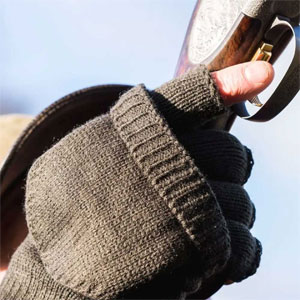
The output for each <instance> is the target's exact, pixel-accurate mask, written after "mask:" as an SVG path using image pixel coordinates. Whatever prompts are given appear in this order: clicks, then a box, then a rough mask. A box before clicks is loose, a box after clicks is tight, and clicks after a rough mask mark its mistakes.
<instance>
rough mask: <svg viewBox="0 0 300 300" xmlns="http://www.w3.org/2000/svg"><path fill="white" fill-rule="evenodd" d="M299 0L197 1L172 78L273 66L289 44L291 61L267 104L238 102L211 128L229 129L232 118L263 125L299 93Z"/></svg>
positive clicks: (254, 101) (255, 101)
mask: <svg viewBox="0 0 300 300" xmlns="http://www.w3.org/2000/svg"><path fill="white" fill-rule="evenodd" d="M299 7H300V2H299V0H296V1H295V0H281V1H277V0H248V1H247V0H222V1H220V0H198V1H197V3H196V7H195V9H194V12H193V15H192V18H191V21H190V24H189V27H188V31H187V34H186V37H185V41H184V44H183V47H182V51H181V54H180V58H179V61H178V64H177V69H176V72H175V76H179V75H181V74H183V73H184V72H186V71H188V70H189V69H191V68H193V67H195V66H196V65H198V64H205V65H207V67H208V69H209V70H210V71H217V70H220V69H223V68H226V67H229V66H232V65H235V64H239V63H243V62H247V61H251V60H265V61H269V62H270V63H272V64H273V63H274V62H275V61H276V60H277V59H278V57H280V55H281V54H282V52H283V51H284V49H285V48H286V47H287V45H288V44H289V43H292V45H293V46H292V47H293V58H292V61H291V63H290V65H289V67H288V69H287V71H286V73H285V75H284V77H283V79H282V80H281V82H280V84H279V85H278V87H277V88H276V90H275V91H274V92H273V94H272V95H271V96H270V98H269V99H268V100H266V101H262V100H261V99H260V98H259V96H256V97H254V98H253V99H248V101H247V102H245V103H241V104H236V105H234V106H233V107H232V109H231V111H230V112H229V113H228V114H227V115H226V116H222V117H221V118H219V119H217V120H216V121H214V122H213V123H211V124H208V127H209V128H218V129H225V130H230V128H231V126H232V124H233V122H234V119H235V117H236V115H238V116H240V117H242V118H244V119H247V120H251V121H258V122H264V121H268V120H270V119H272V118H273V117H275V116H276V115H277V114H278V113H280V112H281V111H282V110H283V109H284V108H285V107H286V106H287V105H288V104H289V103H290V102H291V100H292V99H293V98H294V97H295V95H296V94H297V92H298V91H299V89H300V26H299V15H300V9H299Z"/></svg>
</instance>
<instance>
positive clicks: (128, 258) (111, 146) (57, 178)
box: [0, 67, 230, 300]
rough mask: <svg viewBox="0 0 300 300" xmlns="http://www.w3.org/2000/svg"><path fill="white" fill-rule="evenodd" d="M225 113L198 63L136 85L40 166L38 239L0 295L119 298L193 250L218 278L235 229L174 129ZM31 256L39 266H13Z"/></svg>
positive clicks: (35, 205) (205, 272) (35, 176)
mask: <svg viewBox="0 0 300 300" xmlns="http://www.w3.org/2000/svg"><path fill="white" fill-rule="evenodd" d="M225 110H226V109H225V107H224V105H223V104H222V100H221V98H220V96H219V94H218V91H217V89H216V87H215V85H214V83H213V80H212V79H211V77H210V75H209V73H208V71H207V70H206V69H205V68H204V67H199V68H198V69H196V70H195V71H193V72H191V73H189V74H188V75H186V76H184V77H181V78H179V79H175V80H173V81H171V82H169V83H167V84H165V85H163V86H161V87H160V88H158V89H156V90H155V91H153V92H148V91H147V90H146V89H145V87H144V86H143V85H139V86H137V87H135V88H133V89H131V90H130V91H128V92H127V93H125V94H124V95H122V96H121V98H120V99H119V101H118V102H117V103H116V105H115V106H114V107H112V109H111V110H110V112H109V113H108V114H106V115H103V116H99V117H97V118H95V119H93V120H91V121H89V122H88V123H86V124H84V125H83V126H81V127H79V128H77V129H75V130H73V131H72V132H71V133H70V134H68V135H67V136H65V137H64V138H63V139H62V140H60V141H59V142H58V143H57V144H55V145H54V146H53V147H52V148H50V149H49V150H48V151H47V152H46V153H44V154H43V155H42V156H41V157H40V158H38V159H37V161H36V162H35V163H34V165H33V166H32V168H31V170H30V172H29V175H28V178H27V184H26V205H25V208H26V218H27V224H28V227H29V237H28V238H27V239H26V240H25V242H24V243H25V245H24V244H23V245H22V246H21V248H22V251H21V250H20V251H17V252H16V253H15V255H14V257H13V258H12V262H11V264H10V269H9V272H8V275H7V276H6V278H5V280H4V282H3V283H2V285H1V287H0V294H1V296H0V299H6V300H7V299H33V298H34V297H35V298H36V299H54V300H56V299H61V297H60V295H59V293H58V292H57V289H59V290H62V291H64V292H65V293H69V295H70V296H69V298H68V297H66V299H115V298H118V297H120V296H121V295H122V294H124V293H126V291H127V290H130V289H135V288H138V287H139V286H142V285H143V284H145V283H147V282H149V281H151V280H155V279H156V278H159V277H160V276H162V274H174V272H175V273H176V270H179V269H180V268H184V267H185V266H186V265H187V264H189V262H190V257H191V255H193V253H197V261H194V262H193V263H194V264H195V265H196V266H197V268H196V269H198V270H199V274H198V275H199V277H201V278H204V279H205V278H207V277H209V276H211V275H212V274H214V273H217V272H220V271H221V270H222V269H223V268H224V266H225V264H226V262H227V261H228V259H229V256H230V237H229V233H228V228H227V225H226V221H225V219H224V216H223V215H222V212H221V209H220V207H219V205H218V203H217V201H216V199H215V196H214V194H213V193H212V192H211V189H210V187H209V185H208V184H207V182H206V180H205V178H204V176H203V175H202V173H201V172H200V170H199V169H198V168H197V167H196V166H195V164H194V162H193V160H192V159H191V157H190V156H189V154H188V153H187V152H186V150H185V149H184V147H183V146H182V145H181V144H180V143H179V141H178V140H177V138H176V135H175V134H174V132H175V131H176V130H177V129H180V128H181V127H182V126H185V124H187V123H186V122H191V125H192V124H194V123H195V122H201V123H204V122H206V121H208V120H209V119H211V118H213V117H214V116H216V115H217V114H220V113H223V112H224V111H225ZM187 115H190V117H188V118H187V117H186V116H187ZM26 245H27V246H26ZM28 245H30V246H28ZM32 251H35V256H34V257H35V259H37V260H38V261H39V268H33V269H32V268H24V266H22V265H21V264H20V263H19V264H18V263H16V262H17V261H24V257H25V256H26V255H27V256H28V255H29V256H30V255H31V254H29V253H28V252H32ZM22 259H23V260H22ZM31 262H32V261H30V260H29V263H31ZM32 265H33V263H32ZM37 272H38V273H37ZM180 280H181V281H180ZM180 280H179V282H178V286H177V287H176V290H180V288H181V287H182V286H183V285H184V282H183V281H184V278H181V279H180ZM41 282H42V283H45V285H43V286H44V289H42V290H41V289H39V288H38V286H39V285H41ZM47 286H48V287H47ZM53 286H55V289H54V288H53ZM21 287H22V288H21Z"/></svg>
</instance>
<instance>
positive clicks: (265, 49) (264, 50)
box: [249, 42, 273, 107]
mask: <svg viewBox="0 0 300 300" xmlns="http://www.w3.org/2000/svg"><path fill="white" fill-rule="evenodd" d="M272 49H273V45H271V44H268V43H265V42H262V45H261V46H260V47H259V48H258V49H257V51H256V53H255V54H254V56H253V57H252V59H251V61H257V60H264V61H269V60H270V59H271V57H272ZM249 102H250V103H251V104H253V105H256V106H258V107H262V106H263V104H262V103H261V102H260V101H259V99H258V97H257V96H255V97H253V98H252V99H249Z"/></svg>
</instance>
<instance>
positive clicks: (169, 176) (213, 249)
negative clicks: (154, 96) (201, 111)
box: [111, 85, 230, 276]
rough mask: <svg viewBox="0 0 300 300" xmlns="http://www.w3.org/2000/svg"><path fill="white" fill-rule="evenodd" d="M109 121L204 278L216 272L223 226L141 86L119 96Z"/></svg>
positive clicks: (226, 243) (224, 255) (225, 247)
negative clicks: (190, 247)
mask: <svg viewBox="0 0 300 300" xmlns="http://www.w3.org/2000/svg"><path fill="white" fill-rule="evenodd" d="M170 95H171V94H170ZM176 97H177V96H176V95H175V98H176ZM178 97H180V96H179V95H178ZM207 105H208V104H207ZM212 110H213V109H212ZM216 110H218V108H216ZM111 116H112V119H113V122H114V125H115V127H116V129H117V131H118V132H119V134H120V136H121V138H122V139H123V141H124V143H125V144H126V146H127V148H128V150H129V152H130V153H131V155H132V157H133V158H134V160H135V162H136V164H137V165H138V166H139V168H140V169H141V170H142V172H143V174H144V175H145V176H146V178H148V180H149V182H151V185H152V186H153V188H154V189H155V190H157V191H158V193H159V195H160V196H161V197H162V198H163V199H164V201H165V202H166V203H167V205H168V207H169V208H170V210H171V212H172V213H173V214H174V216H175V217H176V218H177V220H178V222H179V223H180V224H181V225H182V227H183V228H184V230H185V232H186V234H187V235H188V237H189V238H190V239H191V240H192V241H193V242H194V244H195V245H196V247H197V248H198V250H199V252H200V253H199V256H200V257H201V260H202V263H203V271H204V274H207V275H208V276H209V275H211V274H213V273H215V272H217V271H220V270H221V269H222V268H223V266H224V265H225V263H226V261H227V260H228V257H229V256H230V238H229V235H228V229H227V225H226V221H225V219H224V217H223V215H222V212H221V210H220V207H219V205H218V203H217V201H216V199H215V197H214V195H213V193H212V192H211V190H210V187H209V185H208V184H207V182H206V180H205V179H204V177H203V175H202V174H201V173H200V172H199V169H198V168H197V167H196V166H195V164H194V162H193V160H192V159H191V158H190V156H189V155H188V154H187V152H186V151H185V149H184V148H183V147H182V146H181V145H180V144H179V142H178V141H177V140H176V139H175V137H174V135H173V134H172V133H171V131H170V129H169V128H168V126H167V124H166V123H165V121H164V120H163V119H162V118H160V117H159V115H158V112H157V111H156V109H155V107H154V105H153V103H152V100H151V99H150V97H149V95H148V93H147V91H146V90H145V88H144V86H142V85H140V86H137V87H136V88H134V89H132V90H130V91H129V92H127V93H126V94H125V95H123V97H122V99H121V100H120V101H119V102H118V103H117V104H116V105H115V106H114V108H113V110H112V111H111ZM208 272H209V274H208Z"/></svg>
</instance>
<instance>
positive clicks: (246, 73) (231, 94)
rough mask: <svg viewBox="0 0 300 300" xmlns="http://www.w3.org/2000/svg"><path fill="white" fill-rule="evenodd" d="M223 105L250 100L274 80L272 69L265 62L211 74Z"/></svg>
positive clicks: (244, 64) (247, 64) (238, 66)
mask: <svg viewBox="0 0 300 300" xmlns="http://www.w3.org/2000/svg"><path fill="white" fill-rule="evenodd" d="M211 75H212V77H213V78H214V80H215V82H216V84H217V86H218V88H219V92H220V94H221V96H222V98H223V99H224V102H225V105H232V104H234V103H237V102H240V101H243V100H247V99H251V98H253V97H254V96H256V95H257V94H259V93H260V92H261V91H263V90H264V89H265V88H266V87H267V86H268V85H269V84H270V83H271V82H272V80H273V78H274V69H273V67H272V65H271V64H269V63H267V62H265V61H255V62H247V63H243V64H239V65H235V66H232V67H228V68H226V69H223V70H220V71H216V72H212V73H211Z"/></svg>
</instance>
